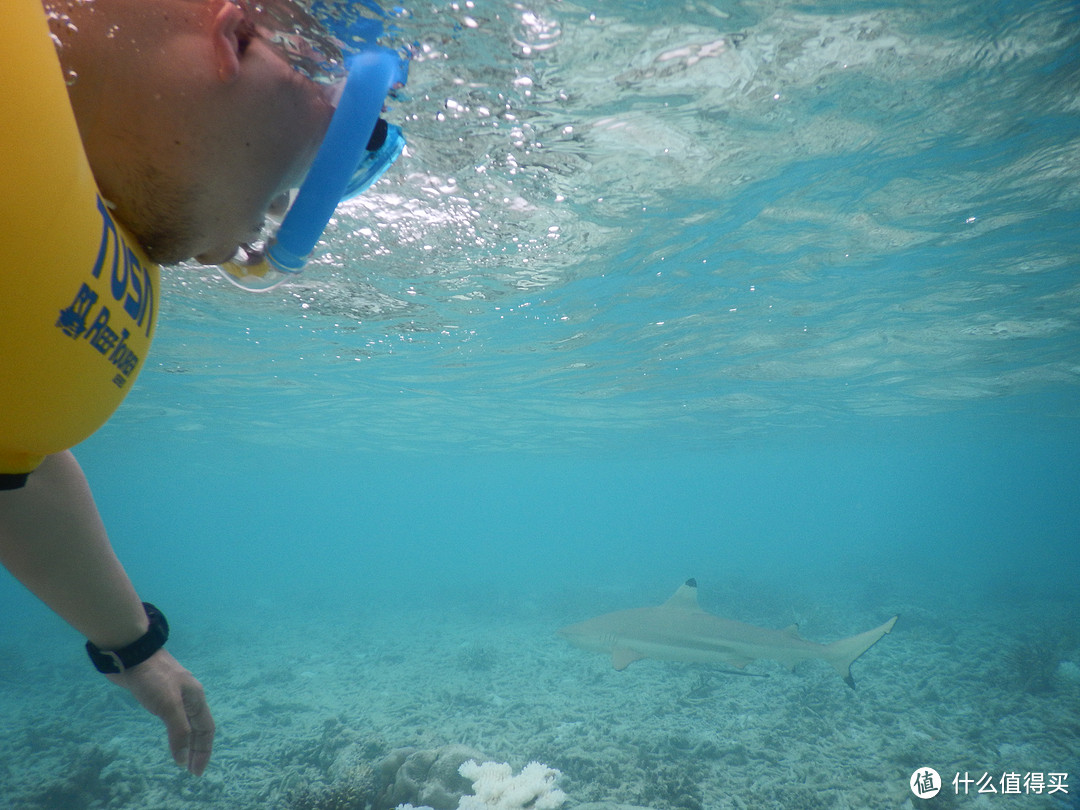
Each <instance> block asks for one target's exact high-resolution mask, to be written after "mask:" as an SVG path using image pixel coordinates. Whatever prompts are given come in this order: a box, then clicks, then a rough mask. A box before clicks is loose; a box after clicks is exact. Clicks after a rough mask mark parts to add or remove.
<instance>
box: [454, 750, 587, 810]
mask: <svg viewBox="0 0 1080 810" xmlns="http://www.w3.org/2000/svg"><path fill="white" fill-rule="evenodd" d="M458 772H459V773H460V774H461V775H462V776H464V777H465V778H466V779H470V780H472V783H473V795H472V796H462V797H461V803H460V804H458V810H486V809H487V810H490V809H491V808H495V810H519V808H532V810H556V809H557V808H559V807H561V806H562V804H563V802H565V801H566V794H565V793H563V792H562V791H561V790H559V789H558V788H557V787H555V785H556V784H557V782H558V781H559V777H560V776H562V774H561V773H559V772H558V771H557V770H555V769H554V768H549V767H548V766H547V765H544V764H542V763H539V762H530V763H529V764H528V765H526V766H525V767H524V768H522V769H521V773H519V774H518V775H517V776H514V772H513V770H512V769H511V768H510V766H509V765H507V764H506V763H498V762H484V763H482V764H481V763H477V761H476V760H474V759H470V760H469V761H468V762H463V763H462V764H461V767H460V768H458Z"/></svg>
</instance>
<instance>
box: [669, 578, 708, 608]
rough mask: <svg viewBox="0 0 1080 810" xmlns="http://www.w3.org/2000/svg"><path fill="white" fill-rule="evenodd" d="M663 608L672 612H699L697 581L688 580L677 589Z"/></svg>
mask: <svg viewBox="0 0 1080 810" xmlns="http://www.w3.org/2000/svg"><path fill="white" fill-rule="evenodd" d="M664 607H666V608H672V609H674V610H695V611H697V610H701V607H700V606H699V605H698V601H697V580H694V579H688V580H686V582H684V583H683V584H682V585H680V586H679V587H678V590H676V591H675V593H674V594H672V596H671V598H670V599H668V600H667V601H666V602H664Z"/></svg>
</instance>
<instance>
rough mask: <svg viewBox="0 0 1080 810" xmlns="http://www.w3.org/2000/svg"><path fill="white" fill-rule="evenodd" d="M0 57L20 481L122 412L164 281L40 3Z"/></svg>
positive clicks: (1, 260) (0, 192)
mask: <svg viewBox="0 0 1080 810" xmlns="http://www.w3.org/2000/svg"><path fill="white" fill-rule="evenodd" d="M0 53H3V54H4V69H3V70H2V71H0V474H19V473H25V472H29V471H31V470H33V469H34V468H35V467H36V466H37V465H38V464H40V463H41V461H42V459H43V458H44V457H45V456H46V455H49V454H50V453H55V452H58V451H60V450H64V449H67V448H69V447H71V446H73V445H75V444H77V443H78V442H80V441H82V440H83V439H85V438H86V437H87V436H89V435H90V434H91V433H93V432H94V431H95V430H97V429H98V428H99V427H100V426H101V425H102V424H104V423H105V421H106V420H107V419H108V418H109V417H110V416H111V415H112V413H113V411H115V410H116V408H117V406H118V405H119V404H120V401H121V400H122V399H123V398H124V395H125V394H126V393H127V391H128V389H130V388H131V385H132V382H133V381H134V379H135V376H136V375H137V374H138V373H139V370H140V369H141V368H142V366H143V363H144V361H145V359H146V355H147V352H148V351H149V349H150V341H151V339H152V338H153V335H154V325H155V321H156V318H157V310H158V294H159V290H160V287H159V268H158V267H157V265H155V264H153V263H151V262H150V261H149V260H148V259H147V258H146V256H145V254H143V252H142V251H141V250H140V249H139V247H138V246H137V245H136V244H135V242H134V241H133V240H132V239H131V238H130V237H129V236H127V235H126V234H125V233H124V231H123V229H122V228H121V227H120V226H119V225H118V224H117V223H116V222H115V221H114V220H113V218H112V217H111V216H110V214H109V210H108V207H107V206H106V204H105V202H104V201H103V200H102V199H101V197H100V195H99V194H98V190H97V186H96V185H95V183H94V177H93V175H92V174H91V172H90V166H89V164H88V162H87V159H86V155H85V153H84V152H83V146H82V141H81V140H80V138H79V131H78V128H77V127H76V124H75V116H74V114H73V113H72V111H71V105H70V103H69V102H68V94H67V87H66V86H65V83H64V77H63V74H62V72H61V69H60V65H59V61H58V59H57V55H56V51H55V48H54V46H53V43H52V39H51V37H50V33H49V29H48V24H47V22H46V20H45V15H44V12H43V10H42V7H41V4H40V2H39V0H5V2H4V15H3V24H2V25H0Z"/></svg>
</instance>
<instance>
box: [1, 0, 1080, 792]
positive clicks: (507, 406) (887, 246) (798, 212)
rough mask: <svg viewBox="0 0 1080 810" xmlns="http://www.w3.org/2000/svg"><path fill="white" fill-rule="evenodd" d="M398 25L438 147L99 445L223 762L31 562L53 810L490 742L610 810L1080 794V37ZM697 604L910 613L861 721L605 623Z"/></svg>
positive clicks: (948, 8)
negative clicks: (987, 777)
mask: <svg viewBox="0 0 1080 810" xmlns="http://www.w3.org/2000/svg"><path fill="white" fill-rule="evenodd" d="M395 24H396V26H397V32H396V34H395V37H396V39H397V43H396V44H404V45H407V46H408V47H409V48H410V49H411V50H412V52H413V55H414V56H413V62H412V65H411V68H410V80H409V84H408V87H407V93H406V94H405V95H404V96H403V97H402V98H400V99H398V100H396V101H394V102H393V104H392V105H391V107H390V109H389V110H388V112H387V113H386V117H387V118H388V119H390V120H391V121H392V122H394V123H399V124H401V125H402V126H403V128H404V129H405V132H406V135H407V138H408V140H409V146H408V149H407V152H406V154H405V155H404V156H403V158H402V159H401V160H400V161H399V163H398V164H396V165H395V167H394V168H393V169H392V170H391V171H390V172H389V173H388V174H387V175H386V176H385V177H384V178H383V179H382V180H381V181H380V182H379V183H378V184H377V185H376V186H375V187H374V188H373V189H372V190H371V191H369V192H368V193H367V194H366V195H364V196H363V197H361V198H359V199H358V200H356V201H354V202H352V203H349V204H347V205H346V206H344V207H343V208H342V209H341V210H339V212H338V215H337V217H336V219H335V220H334V221H333V222H332V223H331V227H330V228H329V230H328V231H327V234H326V238H325V240H324V242H323V244H322V246H321V248H320V250H319V252H318V254H317V256H316V258H315V260H314V261H313V262H312V264H311V265H310V266H309V267H308V269H307V271H306V272H305V274H304V275H303V277H302V278H301V279H300V280H298V281H297V282H296V283H293V284H290V285H287V286H284V287H281V288H279V289H277V290H275V291H273V292H271V293H267V294H262V295H250V294H243V293H241V292H239V291H238V290H235V289H234V288H232V287H231V286H230V285H228V284H227V283H226V282H224V281H223V280H221V279H220V278H219V277H218V276H216V275H215V274H214V273H212V272H211V271H210V270H208V269H207V268H200V267H195V266H183V267H180V268H175V269H171V270H167V271H166V272H165V274H164V279H165V280H164V286H165V300H164V304H163V308H162V315H161V320H160V322H159V326H158V334H157V339H156V341H155V344H154V351H153V355H152V356H151V358H150V361H149V362H148V365H147V367H146V369H145V370H144V371H143V373H142V375H141V376H140V377H139V379H138V382H137V384H136V386H135V387H134V389H133V391H132V392H131V394H130V395H129V396H128V399H127V400H126V402H125V403H124V404H123V406H122V407H121V409H120V410H119V411H118V413H117V414H116V416H115V417H114V418H113V419H112V421H111V422H110V423H109V424H108V425H107V426H106V427H105V428H103V429H102V430H101V431H100V432H99V433H98V434H97V435H95V436H94V437H93V438H92V439H90V440H89V441H87V442H86V443H85V444H84V445H83V446H81V447H80V448H78V449H77V455H78V457H79V458H80V461H81V462H82V463H83V465H84V467H85V468H86V470H87V473H88V476H89V478H90V480H91V483H92V485H93V486H94V491H95V496H96V498H97V500H98V503H99V507H100V509H101V511H102V514H103V516H104V517H105V519H106V523H107V525H108V526H109V528H110V533H111V536H112V540H113V542H114V545H115V546H116V547H117V549H118V551H119V553H120V556H121V558H122V559H123V560H124V562H125V564H126V566H127V568H128V570H129V573H130V574H131V575H132V578H133V579H134V581H135V582H136V585H137V586H138V588H139V590H140V593H141V595H142V597H143V598H144V599H147V600H149V601H153V602H154V603H155V604H158V605H159V606H160V607H162V608H163V609H164V610H165V611H166V613H167V614H168V615H169V617H170V621H171V622H172V623H173V626H174V634H173V638H172V640H171V641H170V647H171V648H172V649H173V651H174V653H175V654H176V655H177V657H178V658H180V659H181V660H182V661H183V662H184V663H185V665H187V666H188V667H189V668H191V669H192V671H193V672H195V674H196V675H197V676H198V677H200V678H201V679H202V680H203V682H204V684H205V685H206V687H207V690H208V693H209V695H210V698H211V703H212V706H213V708H214V710H215V716H216V718H217V719H218V724H219V737H218V742H217V748H216V754H215V761H214V762H213V763H212V765H211V770H210V771H208V774H207V776H206V777H204V778H203V779H202V780H196V779H194V778H191V777H187V776H184V775H182V774H177V773H174V771H173V768H172V766H171V765H170V763H169V762H168V761H167V757H166V756H165V753H166V752H165V745H164V735H163V734H162V733H161V730H160V729H159V728H158V727H157V726H156V725H155V722H156V721H154V720H153V719H152V718H149V717H147V716H145V715H143V714H141V713H140V712H139V711H138V710H137V709H135V708H134V707H132V706H130V705H128V702H127V701H126V700H125V699H124V698H123V697H122V696H121V695H119V694H113V692H111V691H109V690H108V689H107V688H106V685H103V684H101V683H99V682H98V681H97V680H96V675H95V674H94V673H92V672H91V671H89V667H88V665H87V664H86V662H85V661H84V660H83V659H82V658H81V657H80V656H81V652H80V649H79V647H80V639H78V638H77V637H76V636H75V635H74V634H73V632H72V631H70V630H68V629H66V628H65V627H63V626H62V625H60V623H59V621H58V620H56V619H55V618H53V617H52V616H51V615H50V614H48V613H47V612H46V611H45V610H44V609H43V608H42V607H41V606H39V605H38V604H37V603H36V602H34V601H33V599H32V598H31V597H29V596H28V595H26V594H25V593H24V592H22V591H21V590H20V589H19V588H18V586H17V585H16V584H15V583H13V582H12V581H11V580H10V579H8V580H7V581H6V582H3V583H0V607H2V609H3V611H4V614H5V621H4V626H3V627H2V628H0V652H2V653H3V654H2V655H0V706H3V707H4V710H3V712H0V725H3V726H4V727H5V728H4V731H3V734H0V740H2V741H3V742H0V745H3V746H4V749H3V753H2V754H0V797H3V800H4V801H6V802H7V805H4V806H8V805H10V806H12V807H17V808H20V809H25V810H40V809H41V808H47V810H68V809H69V808H71V810H84V809H85V810H90V808H98V807H100V808H155V809H158V808H160V810H171V808H189V807H191V808H193V807H222V808H225V807H228V808H230V810H233V808H237V809H238V808H247V807H251V808H256V807H259V808H262V807H272V808H283V810H294V809H295V810H319V808H320V806H319V805H318V804H317V801H318V800H320V799H319V797H320V796H321V797H322V800H324V804H323V805H321V807H325V808H330V807H332V806H336V805H332V803H331V799H330V798H328V796H329V793H325V792H324V793H320V791H331V790H334V789H338V788H339V787H341V785H342V783H343V781H347V779H348V778H349V777H348V776H343V775H342V768H341V767H340V763H341V761H342V759H343V758H351V759H349V761H350V762H354V764H355V763H359V764H360V765H363V766H365V767H369V766H370V767H374V766H375V765H377V763H378V762H380V761H381V760H382V758H383V757H385V756H386V755H387V754H388V753H389V752H390V751H392V750H394V749H395V748H399V747H402V746H414V747H417V748H421V749H438V748H440V747H442V746H445V745H448V744H451V743H464V744H467V745H469V746H472V747H473V748H475V749H478V750H479V751H482V752H484V753H485V754H486V755H488V756H490V757H492V758H495V759H497V760H498V761H507V762H510V763H512V764H513V765H514V767H515V768H520V767H521V766H523V765H524V764H526V763H527V762H528V761H529V760H532V759H538V760H540V761H542V762H545V763H547V764H549V765H551V766H553V767H556V768H559V769H560V770H561V771H562V772H563V779H562V787H563V788H564V789H565V790H566V792H567V793H568V794H569V796H570V800H571V802H572V803H575V804H576V803H578V802H600V801H607V802H617V803H621V804H623V805H634V806H639V807H654V808H657V810H672V809H674V808H686V809H687V810H693V809H694V808H788V807H790V808H807V809H809V808H818V807H824V808H864V807H895V808H900V807H910V806H916V807H917V806H921V804H920V803H921V801H922V800H921V799H919V798H917V797H916V796H914V795H913V794H912V792H911V790H910V789H909V787H908V778H909V777H910V775H911V774H912V772H913V771H915V769H917V768H919V767H921V766H931V767H936V768H937V770H938V771H940V772H941V774H942V775H943V777H945V781H946V782H948V781H949V780H951V779H952V776H953V774H954V773H961V774H962V773H964V772H970V773H971V774H972V775H973V777H979V776H982V775H983V774H984V773H991V774H994V775H995V776H997V777H1000V776H1002V775H1003V774H1005V773H1009V772H1013V771H1017V772H1019V773H1021V775H1023V774H1030V773H1033V772H1040V773H1051V772H1060V773H1067V774H1069V779H1070V780H1071V786H1070V787H1069V788H1068V790H1067V791H1058V792H1057V793H1055V794H1054V795H1048V794H1047V793H1046V792H1045V791H1044V792H1042V793H1039V794H1035V793H1030V792H1029V793H1024V792H1021V793H1020V794H1018V795H990V796H987V795H986V794H985V793H984V794H983V795H979V794H977V793H976V791H975V789H972V791H971V793H970V794H969V795H963V794H961V795H955V794H954V792H953V787H952V785H951V784H946V786H945V788H944V790H943V792H944V794H945V795H944V796H942V797H941V798H940V799H939V800H937V803H939V804H941V805H942V806H949V807H972V808H974V807H983V806H985V803H986V802H987V801H988V800H989V801H990V802H991V804H996V805H998V806H1001V807H1016V808H1020V807H1023V808H1028V807H1032V808H1065V807H1073V806H1076V805H1075V802H1076V797H1077V796H1078V795H1080V776H1078V775H1077V774H1078V773H1080V767H1078V765H1080V744H1078V743H1077V740H1080V713H1078V711H1077V706H1080V629H1078V628H1080V579H1078V572H1080V551H1078V549H1080V25H1078V14H1077V7H1076V4H1075V3H1073V2H1067V1H1065V0H1061V1H1059V2H1035V3H1030V2H1028V3H1012V2H990V3H978V4H976V3H972V2H968V1H967V0H945V1H944V2H934V3H928V2H832V3H813V4H812V3H789V2H767V1H766V0H747V2H738V3H723V2H706V1H705V0H687V2H678V3H673V2H659V3H643V2H633V1H631V0H618V1H616V0H603V2H597V3H594V4H592V5H590V4H587V3H576V2H539V3H527V2H508V1H507V0H494V2H482V1H481V0H475V1H474V2H473V1H470V2H453V3H442V2H440V3H434V4H431V5H426V6H423V7H412V8H410V9H409V13H408V14H402V15H400V16H398V17H397V18H396V19H395ZM689 577H695V578H696V579H697V581H698V584H699V587H700V594H701V603H702V607H703V608H704V609H705V610H707V611H709V612H711V613H715V614H717V615H721V616H725V617H729V618H733V619H738V620H740V621H745V622H749V623H752V624H755V625H761V626H765V627H772V628H781V627H784V626H786V625H789V624H791V623H792V622H796V623H798V624H799V626H800V633H801V634H802V635H803V636H804V637H806V638H809V639H813V640H815V641H832V640H835V639H837V638H841V637H843V636H848V635H852V634H854V633H857V632H861V631H863V630H866V629H868V628H870V627H875V626H877V625H879V624H881V623H882V622H883V621H885V620H886V619H888V618H889V617H890V616H891V615H894V614H899V615H900V617H901V618H900V620H899V622H898V623H897V625H896V628H895V630H894V631H893V632H892V633H891V634H890V635H888V636H885V637H884V638H883V639H882V640H881V641H880V642H878V643H877V644H876V645H875V646H874V647H873V648H871V649H870V650H869V651H868V652H867V653H866V654H865V656H864V657H863V658H861V659H859V660H858V661H856V663H855V665H854V666H853V673H854V676H855V680H856V682H857V683H858V688H857V689H856V690H854V691H852V690H850V689H848V687H847V686H845V685H844V683H843V682H842V681H841V680H840V679H839V678H837V677H836V673H835V672H833V671H832V670H831V669H830V668H828V667H827V666H820V667H819V666H816V665H814V664H806V665H800V666H799V667H796V670H795V671H794V672H789V671H788V670H787V669H785V668H784V667H782V666H780V665H778V664H776V663H770V662H768V661H767V660H762V661H759V662H755V663H754V664H752V665H751V666H750V667H749V670H750V671H751V672H754V673H756V674H759V675H768V676H769V677H768V678H756V677H754V678H738V677H724V676H722V675H719V674H716V673H715V672H713V671H712V670H710V669H709V668H708V667H705V666H703V665H690V664H680V663H672V662H665V661H641V662H638V663H635V664H633V665H632V666H630V667H629V668H627V669H626V670H625V671H621V672H616V671H615V670H613V669H612V667H611V662H610V659H607V658H605V657H604V656H601V655H595V654H589V653H586V652H583V651H580V650H575V649H573V648H570V647H569V646H568V645H566V644H565V642H564V641H563V640H561V639H560V638H558V637H557V636H556V635H555V630H556V629H557V628H558V627H560V626H562V625H565V624H568V623H571V622H576V621H581V620H583V619H586V618H589V617H591V616H594V615H597V614H600V613H604V612H606V611H610V610H617V609H622V608H629V607H640V606H647V605H655V604H659V603H660V602H662V601H664V600H665V599H666V598H668V596H670V595H671V593H672V591H674V589H675V588H676V587H677V586H678V585H679V584H680V583H682V582H683V581H685V580H686V579H687V578H689ZM335 763H336V764H335ZM357 767H359V766H357ZM352 772H353V771H349V773H352ZM4 801H0V804H4ZM373 801H374V799H372V797H371V796H368V797H367V799H364V800H357V804H356V806H357V807H360V806H364V805H365V804H366V805H371V804H372V802H373ZM391 806H392V805H391ZM568 806H570V805H568ZM608 806H612V805H608ZM339 810H340V808H339Z"/></svg>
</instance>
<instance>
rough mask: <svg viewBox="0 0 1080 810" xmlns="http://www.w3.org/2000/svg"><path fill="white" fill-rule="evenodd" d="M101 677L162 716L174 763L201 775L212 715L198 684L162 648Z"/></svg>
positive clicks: (210, 739) (210, 740)
mask: <svg viewBox="0 0 1080 810" xmlns="http://www.w3.org/2000/svg"><path fill="white" fill-rule="evenodd" d="M105 677H107V678H108V679H109V680H110V681H112V682H113V683H115V684H117V685H118V686H122V687H124V688H125V689H127V690H128V691H129V692H131V694H132V695H134V696H135V699H136V700H138V701H139V703H141V704H142V705H143V708H145V709H146V710H147V711H148V712H150V713H151V714H153V715H156V716H157V717H160V718H161V719H162V721H163V722H164V723H165V728H166V730H167V731H168V733H169V750H170V751H172V756H173V759H174V760H176V764H177V765H179V766H180V767H181V768H186V769H187V770H189V771H191V772H192V773H193V774H195V775H196V776H201V775H202V772H203V771H205V770H206V765H207V763H208V762H210V749H211V748H213V745H214V718H213V717H211V716H210V707H209V706H208V705H207V703H206V695H205V694H203V688H202V684H201V683H199V682H198V681H197V680H195V677H194V676H193V675H192V674H191V673H190V672H188V671H187V670H186V669H184V668H183V667H182V666H180V662H179V661H177V660H176V659H175V658H173V657H172V656H171V655H170V654H169V653H167V652H166V651H165V650H164V649H161V650H158V651H157V652H156V653H154V654H153V655H151V656H150V657H149V658H147V659H146V660H145V661H143V662H142V663H141V664H139V665H138V666H134V667H132V668H131V669H129V670H127V671H126V672H122V673H120V674H119V675H106V676H105Z"/></svg>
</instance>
